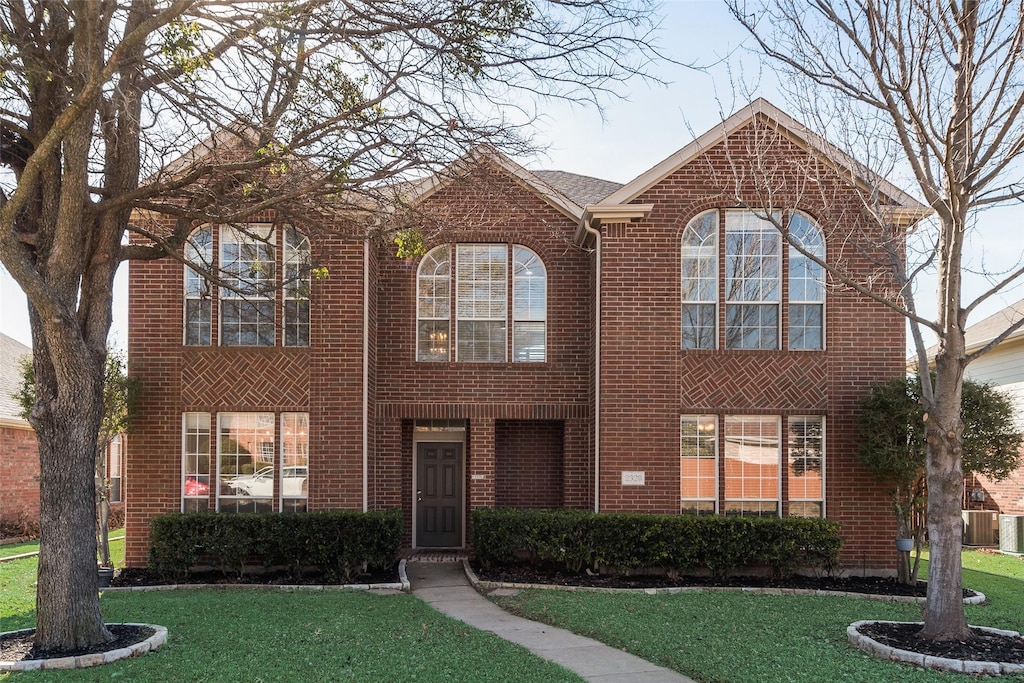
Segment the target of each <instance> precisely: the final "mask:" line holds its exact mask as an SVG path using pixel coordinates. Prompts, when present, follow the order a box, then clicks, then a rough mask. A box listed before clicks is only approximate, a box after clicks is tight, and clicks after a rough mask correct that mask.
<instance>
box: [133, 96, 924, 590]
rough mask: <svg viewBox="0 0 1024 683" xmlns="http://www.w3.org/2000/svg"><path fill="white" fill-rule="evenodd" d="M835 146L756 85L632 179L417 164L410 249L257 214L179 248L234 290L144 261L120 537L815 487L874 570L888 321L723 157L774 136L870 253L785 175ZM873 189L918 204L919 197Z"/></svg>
mask: <svg viewBox="0 0 1024 683" xmlns="http://www.w3.org/2000/svg"><path fill="white" fill-rule="evenodd" d="M769 141H770V142H771V144H770V145H769ZM825 146H826V145H825V143H823V142H821V141H820V140H818V139H817V138H815V137H813V136H810V135H808V134H806V133H805V132H804V129H803V127H802V126H800V125H799V124H798V123H796V122H795V121H793V120H792V119H790V118H789V117H788V116H787V115H785V114H784V113H782V112H781V111H779V110H777V109H776V108H774V107H773V106H772V105H770V104H768V103H767V102H764V101H763V100H758V101H757V102H755V103H753V104H752V105H750V106H749V107H747V108H745V109H744V110H743V111H741V112H740V113H738V114H736V115H734V116H733V117H731V118H730V119H728V120H727V121H725V122H724V123H723V124H722V125H721V126H718V127H716V128H715V129H714V130H712V131H709V132H708V133H707V134H705V135H704V136H702V137H701V138H699V139H698V140H696V141H694V142H693V143H692V144H690V145H688V146H687V147H684V148H683V149H681V150H679V151H677V152H676V153H674V154H673V155H672V156H670V157H669V158H667V159H666V160H665V161H664V162H662V163H660V164H658V165H657V166H655V167H654V168H652V169H651V170H649V171H647V172H645V173H644V174H642V175H641V176H639V177H638V178H637V179H636V180H634V181H632V182H630V183H628V184H626V185H624V186H619V185H617V184H615V183H608V182H607V181H600V180H596V179H594V178H587V177H583V176H578V175H574V174H568V173H562V172H536V173H531V172H529V171H526V170H525V169H523V168H521V167H520V166H518V165H517V164H515V163H514V162H512V161H510V160H508V159H506V158H504V157H502V156H500V155H498V154H495V153H489V152H480V153H478V154H476V155H471V157H470V158H468V159H467V160H466V162H465V163H464V164H462V165H461V166H460V167H459V169H458V170H459V171H460V172H459V173H456V174H452V175H451V176H450V177H446V178H443V179H429V180H426V181H423V182H422V183H419V184H418V185H416V186H415V188H414V189H413V190H411V191H410V196H409V199H410V201H411V203H412V204H413V205H415V206H416V207H417V208H418V209H419V210H420V211H422V212H423V213H424V214H425V215H429V216H431V219H432V222H431V226H432V229H431V230H430V231H428V232H426V233H425V236H426V240H427V244H426V249H427V250H426V253H425V254H424V255H423V256H422V257H419V258H415V259H409V260H403V259H401V258H397V257H396V256H394V250H395V247H394V245H393V244H391V243H389V242H384V243H380V244H377V243H374V242H370V241H367V242H361V241H354V240H346V239H343V238H339V237H335V236H332V235H331V234H317V235H315V236H311V237H312V241H311V240H310V238H308V237H307V236H306V235H304V234H303V233H302V232H301V231H300V230H299V229H297V226H294V225H293V224H287V225H280V226H275V225H274V220H275V216H274V215H272V214H261V215H259V216H254V217H253V218H252V220H251V222H250V223H249V224H248V225H247V227H246V228H245V230H239V229H236V228H234V227H230V226H217V225H198V226H196V228H195V232H194V233H193V238H192V243H191V244H192V246H190V247H189V249H190V256H192V257H193V258H199V259H202V260H204V261H205V262H207V263H214V264H219V265H220V267H222V268H225V269H227V271H228V276H227V277H228V279H229V281H233V283H234V284H235V285H236V287H235V289H236V290H237V291H240V292H249V295H248V296H246V297H244V298H243V297H241V296H239V294H238V293H236V292H235V291H232V290H230V289H227V288H217V287H214V286H212V285H209V284H206V283H205V282H204V281H203V280H202V279H201V278H200V277H199V276H197V275H196V274H195V273H194V272H192V271H191V270H189V269H188V268H187V267H183V266H182V265H181V264H180V262H178V261H176V260H172V259H165V260H157V261H143V262H138V263H133V264H132V268H131V271H130V289H129V292H130V293H129V296H130V300H129V323H130V324H129V357H130V358H131V369H132V374H133V375H134V376H135V377H137V378H138V379H139V381H140V384H141V386H142V387H143V391H142V392H141V394H142V395H141V399H140V403H139V406H138V414H137V417H136V419H135V421H134V422H133V425H134V429H133V433H132V448H133V451H134V452H135V453H138V454H144V455H140V456H139V457H134V458H132V459H131V460H130V462H129V463H128V468H129V471H128V474H129V477H128V481H129V482H130V487H131V488H130V494H131V495H130V496H129V498H128V515H127V518H128V523H127V535H128V542H127V561H128V563H129V564H131V565H142V564H144V563H145V562H146V551H147V529H148V524H149V522H150V520H151V519H152V518H153V517H154V516H156V515H158V514H161V513H163V512H169V511H178V510H184V511H195V510H218V511H221V512H233V511H257V512H271V511H278V510H317V509H325V508H350V509H382V508H392V507H398V508H401V509H402V510H403V511H404V515H405V539H404V542H405V543H406V544H407V545H408V546H410V547H413V548H465V547H466V546H467V539H468V533H467V532H468V528H467V527H468V523H469V514H470V512H471V511H472V510H473V509H474V508H478V507H481V506H507V507H520V508H558V507H570V508H583V509H592V510H598V511H601V512H612V511H626V510H628V511H642V512H657V513H680V512H689V513H699V514H714V513H718V514H751V515H812V516H814V515H825V516H827V517H830V518H833V519H836V520H838V521H839V522H841V523H842V525H843V535H844V537H845V539H846V546H845V550H844V555H843V557H844V560H845V562H846V563H847V568H848V569H849V570H851V571H854V572H860V571H867V572H870V571H874V570H880V569H885V568H891V567H892V566H893V563H894V561H895V560H894V557H895V556H894V551H893V547H892V538H893V531H894V528H895V522H894V519H893V517H892V515H891V512H890V506H889V503H888V500H887V498H886V496H885V493H884V491H883V490H881V488H880V487H879V486H878V485H877V483H875V481H874V479H873V478H872V477H871V476H870V475H868V474H867V473H866V472H865V471H864V470H862V469H861V468H860V466H859V465H858V464H857V462H856V458H855V456H854V453H855V450H856V410H857V406H858V404H859V402H860V400H861V399H862V398H863V396H864V395H865V394H866V392H867V391H868V388H869V385H870V383H871V382H872V381H879V380H885V379H888V378H890V377H893V376H896V375H900V374H902V373H903V371H904V348H905V336H904V334H905V333H904V321H903V319H902V318H901V317H899V316H898V315H896V314H895V313H893V312H892V311H891V310H889V309H888V308H886V307H885V306H882V305H880V304H878V303H875V302H873V301H872V300H870V299H868V298H866V297H863V296H860V295H857V294H856V293H854V292H852V291H851V290H848V289H846V288H844V287H841V286H839V285H837V284H834V283H829V284H828V286H826V284H825V282H824V277H823V273H822V270H821V269H820V268H818V267H817V266H816V265H815V264H813V262H812V261H811V260H810V259H808V258H807V257H806V256H804V255H802V254H801V253H800V252H799V251H797V250H795V249H793V248H791V247H789V246H788V245H787V244H786V243H785V242H784V241H783V240H782V239H781V238H780V236H779V234H778V233H777V232H776V231H775V230H774V228H772V227H770V226H769V225H768V224H767V223H765V222H763V221H761V220H758V219H757V218H756V217H755V216H754V215H753V213H752V212H750V211H748V210H745V209H743V208H742V207H738V206H736V205H735V203H733V202H729V201H727V200H726V199H725V195H724V194H723V193H722V192H721V191H720V190H719V189H718V188H720V187H722V185H721V184H718V185H716V184H715V181H713V180H712V178H713V177H714V176H715V175H716V174H718V175H721V176H724V175H726V174H732V173H734V172H735V170H736V169H737V168H738V167H744V165H745V164H746V163H747V162H749V168H748V169H747V170H750V169H753V168H754V167H755V166H757V167H759V168H766V167H767V164H768V162H770V161H772V160H774V162H777V163H776V167H777V168H776V171H775V173H776V174H778V173H779V172H778V170H777V169H778V168H781V169H784V170H783V171H782V174H783V175H781V176H779V175H777V176H776V177H774V178H773V179H772V180H773V182H781V184H780V185H779V186H778V187H775V188H773V189H774V191H775V195H774V196H775V197H776V198H777V206H778V210H779V212H780V215H782V216H783V218H784V220H786V221H787V224H788V225H789V227H790V229H791V230H792V231H793V232H794V233H795V234H797V235H798V236H799V238H800V239H801V240H802V244H803V245H804V247H805V251H809V252H811V253H816V254H819V255H821V256H823V257H824V258H825V259H826V260H828V261H830V262H840V261H841V262H842V263H843V264H844V267H845V268H847V269H851V270H852V271H853V272H855V273H857V274H859V275H862V276H863V279H864V281H868V280H870V279H871V275H872V274H873V268H874V266H873V264H872V259H871V256H872V255H871V254H870V253H864V252H861V251H857V250H855V249H850V248H849V246H848V245H849V242H850V237H851V235H853V234H856V233H857V231H858V230H861V229H865V226H864V225H863V224H861V223H860V220H861V219H860V218H859V216H860V215H861V210H862V209H861V206H860V204H859V200H858V199H857V198H856V196H855V195H854V193H853V192H852V191H851V190H850V189H849V186H848V179H847V178H846V177H844V176H843V175H841V172H839V171H836V172H830V173H829V174H827V175H825V176H819V177H818V178H816V183H815V184H814V186H813V187H814V192H813V193H811V192H807V191H806V190H807V183H806V182H805V181H806V178H805V177H803V176H801V175H799V173H798V171H799V169H800V168H801V164H813V163H815V162H814V158H815V157H814V151H815V150H819V149H822V148H823V147H825ZM727 149H728V150H729V153H728V154H727V153H726V150H727ZM828 149H829V150H830V151H834V150H831V148H828ZM809 150H810V151H809ZM854 167H855V166H852V165H844V168H854ZM786 174H788V175H786ZM744 176H745V178H744V179H740V187H741V190H742V192H743V193H744V194H745V195H746V196H750V197H753V196H754V192H755V189H754V187H753V185H752V184H751V183H753V182H756V178H753V174H750V173H744ZM736 178H737V179H738V178H739V176H737V177H736ZM752 178H753V179H752ZM730 179H732V176H731V175H730ZM717 182H719V183H720V182H721V179H719V181H717ZM760 189H763V186H762V187H760ZM882 198H883V200H884V201H886V202H887V203H888V204H889V207H890V208H891V209H892V210H893V212H894V213H895V214H897V215H901V216H905V217H906V220H905V222H906V223H909V222H912V221H913V220H916V218H919V217H920V216H921V215H923V214H924V213H925V212H926V209H925V208H924V207H922V206H921V205H920V204H917V203H916V202H914V201H913V200H912V199H911V198H910V197H908V196H907V195H906V194H904V193H903V192H901V191H899V190H898V189H897V188H894V187H892V186H890V185H887V184H884V185H883V192H882ZM788 207H793V209H789V208H788ZM783 212H786V213H783ZM836 225H839V226H842V228H841V229H836V228H835V226H836ZM309 264H313V265H315V266H317V267H326V268H327V269H328V271H329V276H328V277H326V278H325V279H311V278H310V276H309V275H308V270H309ZM282 273H283V274H284V276H285V279H286V280H288V281H289V283H291V284H287V285H286V286H284V287H283V289H280V290H278V291H277V292H276V293H272V294H270V295H267V294H258V293H257V292H258V286H259V285H260V284H261V280H264V279H272V278H275V277H276V274H282Z"/></svg>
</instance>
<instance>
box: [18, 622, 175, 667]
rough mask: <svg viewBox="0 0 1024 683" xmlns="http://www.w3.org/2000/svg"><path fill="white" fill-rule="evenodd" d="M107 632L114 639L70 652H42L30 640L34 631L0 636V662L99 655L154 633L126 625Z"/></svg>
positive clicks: (139, 627)
mask: <svg viewBox="0 0 1024 683" xmlns="http://www.w3.org/2000/svg"><path fill="white" fill-rule="evenodd" d="M107 630H108V631H110V633H111V634H112V635H113V636H114V639H113V640H111V641H109V642H107V643H102V644H100V645H91V646H89V647H80V648H75V649H70V650H43V649H41V648H38V647H36V646H35V643H33V642H32V639H33V638H35V631H34V630H33V631H27V632H25V633H7V634H3V635H0V661H3V662H20V661H24V660H28V659H58V658H60V657H77V656H79V655H91V654H99V653H102V652H110V651H111V650H119V649H121V648H122V647H131V646H132V645H135V644H136V643H141V642H142V641H144V640H145V639H146V638H149V637H150V636H151V635H153V634H154V633H156V631H154V630H153V629H151V628H150V627H148V626H132V625H127V624H107Z"/></svg>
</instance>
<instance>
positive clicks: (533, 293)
mask: <svg viewBox="0 0 1024 683" xmlns="http://www.w3.org/2000/svg"><path fill="white" fill-rule="evenodd" d="M510 259H511V261H510ZM510 263H511V265H512V267H511V268H510V267H509V264H510ZM453 292H454V304H455V306H454V316H453V311H452V298H453ZM510 310H511V316H510V315H509V311H510ZM453 317H454V320H453ZM509 323H511V331H510V329H509ZM510 345H511V349H512V353H511V360H512V361H513V362H543V361H545V360H547V269H546V268H545V266H544V263H543V261H542V260H541V258H540V256H539V255H538V254H536V253H535V252H534V251H532V250H530V249H528V248H527V247H524V246H522V245H508V244H457V245H454V249H453V248H452V247H450V246H448V245H444V246H440V247H436V248H434V249H431V250H430V251H429V252H427V254H426V255H425V256H424V257H423V259H422V260H421V261H420V266H419V270H418V272H417V278H416V359H417V360H419V361H448V360H451V359H452V354H453V352H454V360H456V361H460V362H484V363H500V362H507V361H509V352H508V349H509V347H510Z"/></svg>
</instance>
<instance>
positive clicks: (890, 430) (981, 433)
mask: <svg viewBox="0 0 1024 683" xmlns="http://www.w3.org/2000/svg"><path fill="white" fill-rule="evenodd" d="M961 419H962V420H963V424H964V431H963V449H964V450H963V461H964V471H965V472H974V473H976V474H983V475H985V476H987V477H991V478H992V479H995V480H997V481H998V480H1000V479H1005V478H1006V477H1008V476H1010V474H1011V473H1012V472H1013V471H1014V470H1016V469H1017V467H1019V466H1020V463H1021V452H1020V446H1021V432H1020V430H1019V429H1018V428H1017V424H1016V414H1015V410H1014V406H1013V402H1012V401H1010V399H1009V398H1007V397H1006V395H1005V394H1003V393H1001V392H1000V391H998V390H997V389H995V388H994V387H992V386H991V385H989V384H982V383H979V382H974V381H972V380H965V381H964V389H963V408H962V415H961ZM858 423H859V426H860V446H859V449H858V451H857V457H858V459H859V460H860V462H861V464H863V465H864V466H865V467H866V468H867V469H868V470H869V471H871V472H872V473H873V474H874V475H875V476H876V477H877V478H878V479H879V480H880V481H882V482H883V483H884V484H885V485H886V486H887V487H888V490H889V495H890V497H891V499H892V504H893V512H894V513H895V514H896V521H897V526H896V529H897V536H898V537H900V538H913V539H914V544H915V547H916V550H917V552H916V554H915V559H914V562H913V564H912V565H911V564H910V563H909V561H908V560H909V557H908V556H906V555H903V556H902V557H901V559H900V565H899V579H900V581H902V582H904V583H911V584H913V583H916V582H917V570H918V565H919V561H920V555H921V552H920V551H921V545H922V542H923V539H924V527H923V526H922V523H923V521H924V520H925V518H926V506H927V500H928V484H927V478H928V477H927V465H926V462H925V458H926V456H927V452H928V448H927V442H926V440H925V414H924V407H923V404H922V401H921V379H920V378H919V377H917V376H914V377H897V378H894V379H892V380H890V381H888V382H886V383H883V384H874V385H872V387H871V393H870V394H869V395H868V396H867V397H866V398H865V399H864V401H863V402H862V403H861V413H860V416H859V417H858Z"/></svg>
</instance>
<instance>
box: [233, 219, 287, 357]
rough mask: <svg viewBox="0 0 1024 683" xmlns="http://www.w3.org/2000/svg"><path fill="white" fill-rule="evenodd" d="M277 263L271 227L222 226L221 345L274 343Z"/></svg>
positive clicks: (265, 344) (262, 344)
mask: <svg viewBox="0 0 1024 683" xmlns="http://www.w3.org/2000/svg"><path fill="white" fill-rule="evenodd" d="M275 265H276V260H275V249H274V229H273V228H272V227H270V226H258V225H250V226H244V227H234V226H227V225H225V226H222V227H221V229H220V267H221V270H222V271H223V273H224V275H223V278H224V283H225V285H227V286H224V287H221V288H220V343H221V344H222V345H224V346H273V345H274V308H275V306H276V301H275V298H274V289H275V287H276V283H277V277H276V272H275Z"/></svg>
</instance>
